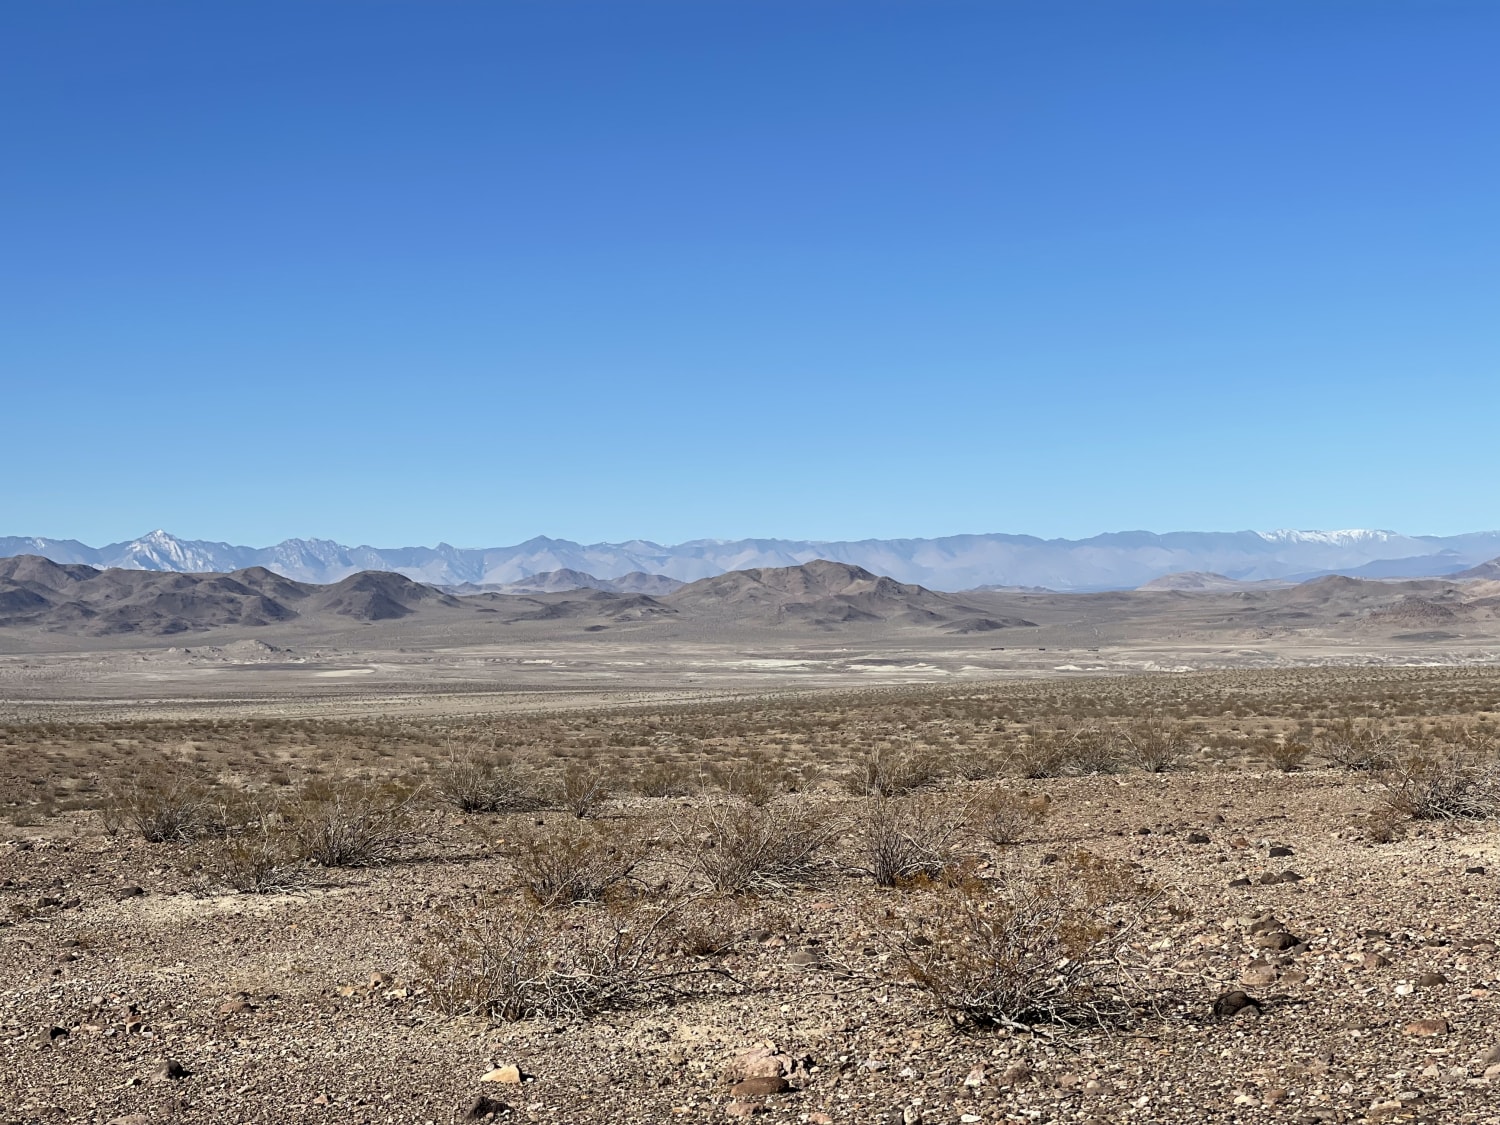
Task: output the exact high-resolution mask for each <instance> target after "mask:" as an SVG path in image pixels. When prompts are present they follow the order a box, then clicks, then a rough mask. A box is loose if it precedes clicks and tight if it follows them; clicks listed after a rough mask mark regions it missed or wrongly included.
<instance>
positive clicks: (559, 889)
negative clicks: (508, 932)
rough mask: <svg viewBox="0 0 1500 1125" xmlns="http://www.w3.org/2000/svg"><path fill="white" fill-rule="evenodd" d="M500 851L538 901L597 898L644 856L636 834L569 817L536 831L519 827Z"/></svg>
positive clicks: (553, 903)
mask: <svg viewBox="0 0 1500 1125" xmlns="http://www.w3.org/2000/svg"><path fill="white" fill-rule="evenodd" d="M504 851H505V854H506V856H507V857H508V858H509V859H510V862H511V865H512V866H513V867H514V868H515V869H516V874H517V875H518V876H519V878H520V882H521V886H522V887H523V888H524V889H525V891H526V893H527V894H528V895H529V896H530V897H531V899H532V901H533V902H535V903H536V904H537V905H538V906H543V907H559V906H570V905H572V904H574V903H578V902H602V901H603V900H604V898H605V896H606V895H608V894H609V892H610V891H611V890H613V889H614V888H616V887H618V886H620V885H621V884H623V883H625V882H626V881H628V880H629V879H630V877H631V876H632V874H634V872H635V869H636V867H637V866H638V865H639V864H640V862H641V860H642V858H643V857H644V855H645V848H644V846H643V845H642V844H641V842H640V840H639V838H638V837H637V836H635V835H634V834H633V833H631V832H630V831H628V830H626V829H623V828H612V829H610V830H608V831H606V830H605V829H603V828H599V827H595V826H591V825H585V824H580V823H579V822H577V821H576V820H575V821H572V822H569V823H566V824H561V825H556V826H553V827H551V828H542V829H540V830H538V829H536V828H532V827H524V828H521V829H519V830H517V831H516V832H515V833H514V834H513V835H512V836H511V837H510V838H509V839H507V840H506V841H505V844H504Z"/></svg>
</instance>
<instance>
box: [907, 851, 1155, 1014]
mask: <svg viewBox="0 0 1500 1125" xmlns="http://www.w3.org/2000/svg"><path fill="white" fill-rule="evenodd" d="M1049 870H1051V871H1052V872H1053V873H1052V874H1050V875H1048V876H1045V877H1037V876H1027V875H1023V874H1018V873H1013V874H1010V875H1009V876H1007V877H1005V878H1003V879H1002V880H1000V882H999V883H998V885H997V886H995V887H994V888H993V890H992V891H984V892H980V893H976V892H975V891H974V890H973V889H972V888H955V889H951V890H946V891H941V892H938V893H936V894H935V895H934V896H933V898H932V901H931V903H930V906H929V909H928V910H927V911H926V913H925V915H923V916H921V917H920V918H919V919H918V920H917V922H916V926H915V933H913V934H911V935H910V936H909V937H908V940H907V941H906V942H905V943H904V944H903V945H902V947H901V949H900V951H899V958H900V963H901V965H902V967H903V968H904V970H905V972H906V974H907V975H908V976H909V977H910V979H911V980H912V981H913V982H914V983H915V984H916V985H917V987H918V988H920V989H921V990H922V991H924V992H925V993H927V995H928V996H929V997H930V998H931V1000H932V1001H933V1003H934V1004H935V1005H936V1006H937V1008H938V1010H939V1011H941V1012H942V1013H943V1015H944V1016H946V1017H947V1019H948V1020H949V1021H950V1022H951V1023H953V1024H954V1025H955V1026H957V1027H964V1028H985V1027H1010V1028H1023V1027H1029V1026H1032V1025H1036V1024H1043V1023H1052V1024H1062V1025H1067V1026H1075V1027H1076V1026H1101V1025H1105V1024H1110V1023H1115V1022H1118V1021H1121V1020H1123V1019H1126V1018H1128V1017H1129V1016H1130V1014H1131V1013H1132V1011H1133V1010H1134V1008H1135V1006H1136V1002H1137V1000H1138V998H1139V991H1138V989H1137V987H1136V986H1135V984H1134V983H1133V981H1132V978H1131V976H1130V974H1129V972H1128V971H1127V968H1126V964H1125V962H1126V958H1127V956H1128V954H1129V941H1130V939H1131V938H1132V937H1133V936H1134V932H1135V925H1136V923H1137V921H1138V919H1139V918H1140V917H1141V916H1142V914H1143V913H1144V910H1145V908H1146V907H1147V906H1148V904H1149V902H1150V900H1151V899H1152V898H1153V897H1154V895H1155V893H1156V892H1155V890H1154V888H1151V887H1149V886H1147V885H1145V884H1143V883H1141V882H1140V881H1139V880H1137V879H1136V878H1135V876H1134V875H1133V874H1132V873H1131V872H1130V871H1129V870H1128V869H1126V868H1124V867H1123V866H1121V865H1115V864H1107V863H1102V862H1100V861H1098V860H1096V859H1094V858H1092V857H1088V856H1077V857H1074V858H1073V859H1072V860H1071V861H1069V862H1068V863H1067V864H1066V865H1059V866H1058V868H1055V869H1049Z"/></svg>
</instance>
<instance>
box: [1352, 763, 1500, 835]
mask: <svg viewBox="0 0 1500 1125" xmlns="http://www.w3.org/2000/svg"><path fill="white" fill-rule="evenodd" d="M1381 783H1382V785H1383V786H1384V792H1383V793H1382V797H1383V798H1384V800H1385V802H1386V804H1387V805H1389V806H1390V808H1391V809H1392V810H1394V811H1395V812H1397V813H1399V814H1400V815H1402V816H1408V817H1411V818H1412V819H1413V820H1487V819H1489V818H1490V817H1493V816H1497V815H1500V761H1496V760H1495V759H1494V758H1493V757H1481V756H1479V755H1478V754H1476V753H1474V752H1472V751H1470V750H1468V749H1467V748H1465V747H1441V746H1433V747H1427V748H1424V749H1423V750H1419V751H1414V752H1412V753H1409V754H1407V755H1405V756H1403V757H1402V758H1401V759H1400V760H1399V761H1397V762H1396V764H1395V765H1393V766H1391V767H1390V768H1389V769H1387V770H1385V771H1384V772H1383V774H1382V777H1381Z"/></svg>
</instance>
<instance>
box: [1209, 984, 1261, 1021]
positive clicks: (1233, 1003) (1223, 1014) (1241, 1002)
mask: <svg viewBox="0 0 1500 1125" xmlns="http://www.w3.org/2000/svg"><path fill="white" fill-rule="evenodd" d="M1246 1008H1254V1009H1255V1010H1256V1012H1257V1013H1258V1012H1259V1011H1260V1008H1261V1004H1260V1001H1259V1000H1257V999H1255V997H1253V996H1251V995H1249V994H1248V993H1245V992H1242V991H1240V990H1239V989H1235V990H1234V991H1233V992H1225V993H1223V994H1222V995H1221V996H1220V997H1219V998H1218V999H1217V1000H1215V1001H1214V1018H1215V1019H1221V1020H1227V1019H1230V1018H1231V1017H1233V1016H1236V1015H1238V1014H1239V1013H1240V1012H1241V1011H1243V1010H1244V1009H1246Z"/></svg>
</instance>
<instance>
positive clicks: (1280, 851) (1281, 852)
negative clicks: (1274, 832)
mask: <svg viewBox="0 0 1500 1125" xmlns="http://www.w3.org/2000/svg"><path fill="white" fill-rule="evenodd" d="M1296 854H1297V853H1296V852H1294V851H1292V849H1291V848H1288V847H1285V846H1284V845H1281V844H1278V845H1276V847H1274V848H1272V849H1271V852H1270V855H1271V858H1272V859H1281V858H1282V857H1283V856H1289V855H1296Z"/></svg>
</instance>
